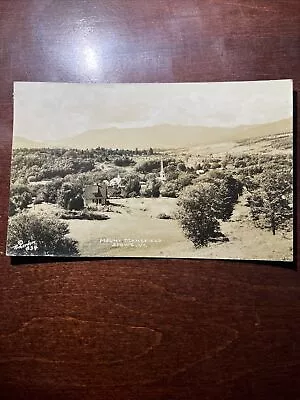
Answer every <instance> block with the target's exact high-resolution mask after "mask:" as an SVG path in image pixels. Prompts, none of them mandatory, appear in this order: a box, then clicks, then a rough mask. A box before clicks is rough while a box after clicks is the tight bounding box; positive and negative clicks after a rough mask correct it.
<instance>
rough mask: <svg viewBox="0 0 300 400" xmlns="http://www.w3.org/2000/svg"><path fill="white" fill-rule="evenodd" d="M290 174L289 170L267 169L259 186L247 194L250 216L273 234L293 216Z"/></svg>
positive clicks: (258, 224)
mask: <svg viewBox="0 0 300 400" xmlns="http://www.w3.org/2000/svg"><path fill="white" fill-rule="evenodd" d="M292 200H293V199H292V175H291V174H290V172H289V171H284V170H277V171H274V170H268V171H267V172H266V173H263V174H262V177H261V179H260V187H259V189H257V190H255V191H254V192H252V193H251V195H250V196H249V200H248V201H249V205H250V209H251V216H252V219H253V220H254V222H255V224H256V225H257V226H259V227H260V228H269V229H271V231H272V233H273V235H275V233H276V231H277V230H278V229H279V228H283V227H285V226H286V225H287V224H288V221H290V220H291V219H292V216H293V201H292Z"/></svg>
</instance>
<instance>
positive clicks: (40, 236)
mask: <svg viewBox="0 0 300 400" xmlns="http://www.w3.org/2000/svg"><path fill="white" fill-rule="evenodd" d="M68 233H69V227H68V225H67V224H66V223H64V222H61V221H57V220H55V219H52V218H49V217H46V216H43V215H35V214H32V213H28V212H22V213H20V214H18V215H15V216H13V217H11V218H10V219H9V224H8V238H7V249H8V251H9V254H11V255H22V256H26V255H41V256H44V255H59V256H69V255H78V254H79V251H78V247H77V242H76V241H75V240H73V239H71V238H69V237H67V236H66V235H67V234H68Z"/></svg>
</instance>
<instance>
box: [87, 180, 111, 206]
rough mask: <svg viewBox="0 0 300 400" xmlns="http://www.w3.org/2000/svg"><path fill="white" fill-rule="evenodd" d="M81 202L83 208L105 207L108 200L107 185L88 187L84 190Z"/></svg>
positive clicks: (104, 183) (103, 183)
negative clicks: (82, 202)
mask: <svg viewBox="0 0 300 400" xmlns="http://www.w3.org/2000/svg"><path fill="white" fill-rule="evenodd" d="M82 197H83V201H84V206H85V207H93V206H99V205H106V204H107V199H108V190H107V183H106V182H102V183H100V184H97V185H89V186H86V187H85V188H84V191H83V195H82Z"/></svg>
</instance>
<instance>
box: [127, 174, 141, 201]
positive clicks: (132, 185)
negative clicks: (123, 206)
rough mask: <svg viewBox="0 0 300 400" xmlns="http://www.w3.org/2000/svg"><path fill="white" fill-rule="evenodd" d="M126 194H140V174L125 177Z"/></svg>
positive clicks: (131, 195)
mask: <svg viewBox="0 0 300 400" xmlns="http://www.w3.org/2000/svg"><path fill="white" fill-rule="evenodd" d="M125 182H126V184H125V188H124V196H125V197H133V196H139V194H140V190H141V184H140V178H139V176H138V175H130V176H129V177H126V178H125Z"/></svg>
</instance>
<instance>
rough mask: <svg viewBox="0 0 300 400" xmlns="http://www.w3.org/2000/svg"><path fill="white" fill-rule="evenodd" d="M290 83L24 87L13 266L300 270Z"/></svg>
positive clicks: (19, 107)
mask: <svg viewBox="0 0 300 400" xmlns="http://www.w3.org/2000/svg"><path fill="white" fill-rule="evenodd" d="M292 110H293V96H292V81H291V80H276V81H252V82H222V83H221V82H220V83H178V84H158V83H157V84H75V83H25V82H17V83H15V85H14V132H13V150H12V164H11V186H10V200H9V221H8V234H7V254H8V255H11V256H14V255H18V256H20V255H21V256H24V255H25V256H30V255H36V256H64V257H74V256H76V257H78V256H83V257H172V258H208V259H244V260H282V261H292V260H293V129H292V128H293V120H292Z"/></svg>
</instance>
